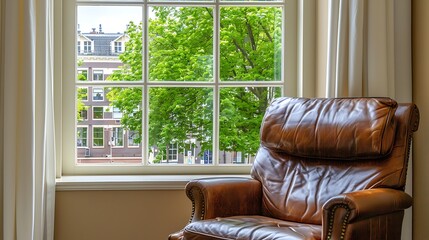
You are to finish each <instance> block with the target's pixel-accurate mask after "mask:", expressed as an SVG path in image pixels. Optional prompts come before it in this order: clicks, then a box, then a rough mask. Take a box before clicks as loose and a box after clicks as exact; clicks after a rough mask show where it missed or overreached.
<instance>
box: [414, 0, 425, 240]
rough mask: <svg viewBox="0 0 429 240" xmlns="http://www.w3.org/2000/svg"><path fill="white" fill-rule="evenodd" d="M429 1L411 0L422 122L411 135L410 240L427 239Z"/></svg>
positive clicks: (416, 85)
mask: <svg viewBox="0 0 429 240" xmlns="http://www.w3.org/2000/svg"><path fill="white" fill-rule="evenodd" d="M428 13H429V1H428V0H413V29H412V31H413V35H412V37H413V101H414V102H415V103H416V104H417V105H418V107H419V109H420V115H421V121H420V127H419V130H418V132H417V133H416V134H415V138H414V140H415V141H414V151H413V154H414V166H413V170H414V172H413V174H414V175H413V176H414V180H413V195H414V207H413V239H414V240H426V239H428V233H427V231H428V229H427V228H428V226H429V207H428V206H427V205H428V203H429V187H428V184H427V182H428V180H429V174H428V171H429V161H428V155H429V154H428V153H427V149H428V142H429V139H428V138H429V14H428Z"/></svg>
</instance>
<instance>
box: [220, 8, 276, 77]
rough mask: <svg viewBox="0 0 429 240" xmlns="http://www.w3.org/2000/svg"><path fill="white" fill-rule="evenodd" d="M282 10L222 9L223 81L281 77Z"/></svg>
mask: <svg viewBox="0 0 429 240" xmlns="http://www.w3.org/2000/svg"><path fill="white" fill-rule="evenodd" d="M281 9H282V8H280V7H223V8H221V18H220V27H221V32H220V78H221V80H224V81H243V80H244V81H280V80H281V53H282V48H281V29H282V27H281V26H282V20H281V16H282V10H281Z"/></svg>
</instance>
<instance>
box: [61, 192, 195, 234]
mask: <svg viewBox="0 0 429 240" xmlns="http://www.w3.org/2000/svg"><path fill="white" fill-rule="evenodd" d="M190 213H191V203H190V201H189V200H188V198H187V197H186V196H185V192H184V191H182V190H174V191H173V190H172V191H64V192H57V194H56V212H55V240H77V239H78V240H119V239H120V240H137V239H139V240H161V239H167V236H168V234H170V233H172V232H175V231H178V230H180V229H181V228H182V227H184V226H185V225H186V223H187V222H188V220H189V217H190Z"/></svg>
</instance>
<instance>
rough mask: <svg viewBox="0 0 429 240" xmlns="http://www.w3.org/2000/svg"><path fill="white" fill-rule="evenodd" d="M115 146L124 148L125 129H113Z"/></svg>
mask: <svg viewBox="0 0 429 240" xmlns="http://www.w3.org/2000/svg"><path fill="white" fill-rule="evenodd" d="M111 141H112V143H113V146H115V147H123V146H124V129H123V128H121V127H113V129H112V139H111Z"/></svg>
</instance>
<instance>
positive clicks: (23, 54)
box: [2, 0, 55, 240]
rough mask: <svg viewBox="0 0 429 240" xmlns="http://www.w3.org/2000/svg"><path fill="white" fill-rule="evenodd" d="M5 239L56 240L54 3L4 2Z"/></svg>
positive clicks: (40, 0) (40, 1) (49, 1)
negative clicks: (54, 238) (54, 236)
mask: <svg viewBox="0 0 429 240" xmlns="http://www.w3.org/2000/svg"><path fill="white" fill-rule="evenodd" d="M2 8H4V13H5V14H4V15H5V16H4V18H3V21H4V28H3V30H4V32H3V34H4V42H3V43H2V44H4V49H5V51H4V53H3V56H2V57H3V61H4V73H3V79H4V89H7V91H6V90H5V91H4V94H3V98H4V101H3V104H4V106H3V108H4V122H3V124H4V126H2V127H3V129H4V135H3V158H4V173H3V183H4V187H3V191H4V192H3V197H4V203H3V210H4V215H3V230H4V236H3V239H5V240H15V239H19V240H20V239H32V240H33V239H35V240H36V239H53V232H54V228H53V224H54V202H55V159H54V158H55V145H54V144H55V139H54V137H55V132H54V129H55V128H54V120H53V116H54V112H53V111H54V108H53V104H54V103H53V22H52V19H53V1H52V0H38V1H36V0H5V1H4V2H3V4H2Z"/></svg>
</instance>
